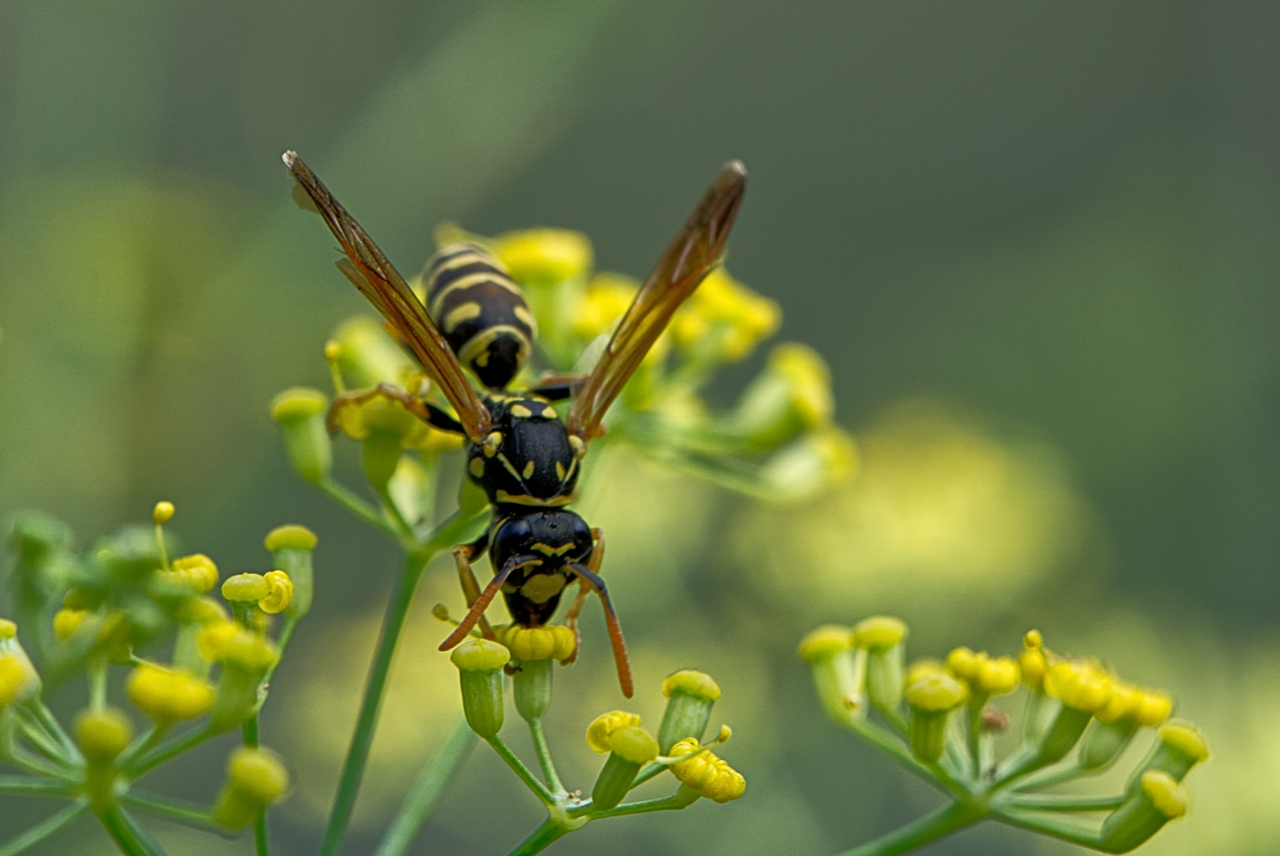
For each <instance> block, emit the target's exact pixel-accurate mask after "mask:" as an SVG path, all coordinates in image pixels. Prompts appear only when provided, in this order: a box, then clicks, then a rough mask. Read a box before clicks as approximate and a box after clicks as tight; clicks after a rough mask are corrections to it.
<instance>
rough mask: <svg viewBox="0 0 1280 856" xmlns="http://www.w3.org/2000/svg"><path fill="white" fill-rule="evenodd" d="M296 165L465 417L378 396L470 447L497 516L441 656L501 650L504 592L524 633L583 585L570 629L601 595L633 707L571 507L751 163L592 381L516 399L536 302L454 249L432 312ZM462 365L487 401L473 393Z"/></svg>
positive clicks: (701, 218) (685, 234)
mask: <svg viewBox="0 0 1280 856" xmlns="http://www.w3.org/2000/svg"><path fill="white" fill-rule="evenodd" d="M284 163H285V166H286V167H288V169H289V173H290V174H291V175H292V176H293V178H294V179H295V180H296V181H297V183H298V185H299V186H300V187H301V188H302V190H303V191H304V192H305V193H306V195H307V196H308V197H309V198H310V200H311V201H312V202H313V203H314V204H315V207H316V209H317V210H318V212H319V213H320V215H321V217H323V218H324V221H325V223H326V225H328V227H329V230H330V231H331V232H333V235H334V237H336V238H337V239H338V243H339V244H340V245H341V246H342V250H343V252H344V253H345V254H346V258H344V259H340V260H339V261H338V263H337V265H338V268H339V270H341V271H342V273H343V274H344V275H345V276H346V277H347V279H349V280H350V281H351V283H352V284H353V285H354V286H355V287H356V289H357V290H359V291H360V293H361V294H363V295H364V296H365V297H366V298H367V299H368V300H369V302H370V303H372V304H373V306H374V308H376V309H377V310H378V311H379V312H380V313H381V314H382V316H383V317H384V318H386V320H387V322H388V323H389V324H390V325H391V327H392V328H393V329H394V331H395V332H396V333H397V334H398V336H399V337H400V338H401V339H402V341H403V342H404V344H406V345H407V346H408V347H409V349H410V350H411V351H412V352H413V354H414V355H415V356H416V357H417V358H418V360H419V361H420V362H421V363H422V367H423V369H424V370H425V371H426V373H427V375H428V376H429V377H430V378H431V380H432V381H434V382H435V384H436V385H437V386H438V387H439V389H440V391H441V393H442V394H443V395H444V397H445V399H446V400H447V401H448V402H449V404H450V405H451V406H452V407H453V410H454V413H455V414H456V416H454V415H450V414H448V413H445V412H444V411H443V410H441V409H439V408H437V407H435V406H434V405H431V404H429V403H427V402H426V401H423V400H422V399H421V398H419V397H417V396H414V395H410V394H409V393H407V392H405V391H404V390H399V389H396V388H394V387H389V386H387V385H384V386H383V387H381V388H380V389H379V391H380V392H381V393H382V394H384V395H390V396H392V397H394V398H396V399H397V400H399V401H401V402H402V403H403V404H404V406H405V407H406V409H408V410H409V411H410V412H412V413H414V414H415V415H417V416H418V417H419V418H421V419H423V420H425V421H427V422H428V423H430V424H431V425H433V426H435V427H436V428H440V429H442V430H446V431H455V432H458V433H461V434H464V435H465V436H466V438H467V440H468V444H467V452H466V454H467V473H468V476H469V477H470V478H471V479H472V480H473V481H474V482H475V483H476V484H477V485H479V486H480V487H481V488H482V489H483V490H484V491H485V493H486V495H487V496H488V498H489V503H490V505H491V506H492V507H493V515H492V519H491V522H490V524H489V526H488V528H487V530H486V531H485V533H484V534H483V535H482V536H481V537H480V538H479V539H478V540H477V541H475V542H473V543H471V544H464V545H461V546H459V547H458V548H457V549H456V550H455V551H454V557H455V559H456V561H457V566H458V576H459V579H460V581H461V583H462V588H463V591H464V593H465V594H466V598H467V604H468V606H469V607H470V608H469V610H468V612H467V615H466V617H465V618H464V619H463V620H462V621H461V622H459V624H458V627H457V628H456V629H455V630H454V631H453V632H452V633H451V634H450V635H449V637H448V638H447V639H445V640H444V642H443V643H441V645H440V650H442V651H446V650H448V649H450V648H452V647H454V646H455V645H457V644H459V643H460V642H462V640H463V639H465V638H466V637H467V635H468V634H469V633H471V631H472V630H473V629H474V628H475V627H476V625H477V624H479V625H480V628H481V631H482V632H484V633H485V635H487V636H489V637H490V638H492V637H493V631H492V630H491V629H490V628H489V626H488V624H487V622H485V619H484V611H485V609H487V608H488V606H489V604H490V603H492V601H493V599H494V598H495V597H496V596H497V594H498V592H499V591H501V592H502V595H503V598H504V599H505V601H506V604H507V609H508V610H509V611H510V613H511V617H512V619H513V620H514V621H515V622H516V624H518V625H520V626H522V627H541V626H542V625H544V624H546V623H547V622H548V621H550V620H551V617H552V615H553V614H554V613H555V611H556V608H557V606H558V605H559V603H560V599H561V596H562V594H563V592H564V589H565V588H566V587H568V586H569V585H571V584H572V583H574V582H577V583H578V584H579V593H578V596H577V598H576V599H575V602H574V604H573V605H572V607H571V608H570V610H569V615H568V620H569V622H570V625H571V626H574V624H575V622H576V618H577V614H578V611H579V610H580V609H581V607H582V604H583V602H584V601H585V599H586V597H587V595H588V594H589V593H591V592H595V594H596V595H598V596H599V597H600V600H601V603H602V604H603V606H604V612H605V622H606V626H607V627H608V631H609V639H610V642H611V644H612V647H613V657H614V662H615V664H616V666H617V670H618V681H619V683H620V684H621V686H622V692H623V694H624V695H625V696H627V697H628V698H630V697H631V695H632V682H631V669H630V666H629V664H628V662H627V650H626V643H625V642H624V641H623V637H622V628H621V626H620V625H619V623H618V617H617V613H616V612H615V610H614V608H613V603H612V601H611V600H610V598H609V593H608V589H607V587H606V586H605V582H604V580H603V579H601V577H600V574H599V569H600V563H601V559H602V555H603V551H604V540H603V533H602V532H601V531H600V530H599V529H591V528H590V527H588V526H587V523H586V521H584V520H583V519H582V518H581V517H579V516H578V515H577V514H575V513H574V512H572V511H570V510H569V509H567V508H566V507H565V506H567V505H568V504H569V503H570V502H572V501H573V498H574V489H575V486H576V485H577V480H578V473H579V464H580V462H581V460H582V458H583V456H584V455H585V454H586V451H587V444H588V443H590V441H591V440H592V439H593V438H595V437H598V436H600V435H601V434H603V427H602V424H601V423H602V421H603V419H604V416H605V413H606V412H607V411H608V410H609V406H610V405H611V404H612V403H613V402H614V400H615V399H616V398H617V397H618V395H619V394H620V393H621V392H622V389H623V387H624V386H625V385H626V383H627V380H628V379H629V378H630V377H631V375H632V373H633V372H634V371H635V370H636V368H637V367H638V366H639V365H640V362H641V361H642V360H643V359H644V356H645V354H647V353H648V352H649V349H650V348H652V347H653V344H654V342H656V341H657V339H658V337H659V336H660V335H661V334H662V332H663V330H665V329H666V327H667V325H668V324H669V323H670V321H671V317H672V316H673V315H674V314H675V311H676V310H677V309H678V308H679V307H680V305H681V304H682V303H683V302H684V301H685V300H686V299H687V298H688V297H689V295H691V294H692V293H693V291H694V289H696V288H697V287H698V285H699V283H701V282H702V280H703V279H704V278H705V277H706V275H707V274H708V273H710V272H711V270H712V269H713V268H714V267H715V266H716V265H717V264H718V263H719V261H720V257H721V254H722V252H723V250H724V245H725V242H726V241H727V239H728V237H729V230H730V229H731V228H732V226H733V221H734V218H735V217H736V216H737V213H738V208H739V207H740V206H741V204H742V196H743V192H744V191H745V189H746V178H747V174H746V169H745V168H744V167H743V165H742V163H741V162H739V161H730V162H729V163H727V164H725V165H724V166H723V167H721V169H720V172H719V173H718V174H717V175H716V177H715V180H714V181H712V183H711V186H710V187H709V188H707V191H706V193H705V194H703V196H702V199H701V201H700V202H699V203H698V206H697V207H696V208H695V209H694V211H693V214H692V215H690V217H689V219H688V221H686V223H685V224H684V226H683V227H682V228H681V229H680V231H679V232H678V233H677V234H676V236H675V238H674V240H672V242H671V244H670V245H669V246H668V247H667V249H666V251H665V252H664V253H663V254H662V257H661V258H660V259H659V260H658V264H657V265H656V266H655V267H654V269H653V271H652V272H651V273H650V274H649V276H648V278H647V279H646V280H645V281H644V284H643V285H642V286H641V288H640V291H639V292H638V293H637V294H636V297H635V300H633V301H632V303H631V306H630V307H629V308H628V309H627V311H626V313H625V314H624V315H623V316H622V320H621V321H620V322H619V323H618V326H617V329H616V330H615V331H614V333H613V336H612V338H611V339H610V340H609V343H608V345H607V346H606V348H605V350H604V352H603V354H602V355H601V357H600V361H599V362H598V363H597V364H596V367H595V368H594V369H593V370H592V371H591V373H590V374H588V375H587V376H586V377H585V378H582V379H580V380H574V381H573V382H571V383H568V384H556V385H555V386H553V387H546V388H541V389H535V390H532V391H530V392H528V393H520V394H510V393H508V392H506V387H507V385H508V384H509V383H510V382H511V380H512V379H513V378H514V377H515V376H516V374H517V373H518V372H519V370H520V368H521V367H522V366H523V364H524V362H525V360H526V359H527V358H528V356H529V352H530V350H531V348H532V343H533V337H534V335H535V332H536V329H535V325H534V323H533V316H532V315H531V314H530V313H529V310H528V306H527V304H525V302H524V297H523V296H522V295H521V294H520V290H519V288H518V287H517V286H516V284H515V283H514V282H513V281H512V280H511V278H510V277H509V276H508V275H507V274H506V272H505V270H503V269H502V267H501V265H500V263H498V262H497V260H496V259H494V258H493V257H492V256H490V255H489V254H488V253H487V252H486V251H485V250H483V249H482V248H480V247H479V246H477V245H473V244H457V245H451V246H449V247H445V248H443V249H442V250H440V251H439V252H438V253H437V254H436V255H435V256H433V257H432V260H431V262H429V263H428V274H427V280H428V290H427V292H428V293H427V300H428V304H429V305H430V307H431V311H428V308H427V306H424V305H423V303H422V301H421V300H419V299H418V297H417V295H416V294H414V292H413V290H412V289H411V288H410V287H409V285H408V284H407V283H406V282H405V280H404V278H403V277H402V276H401V275H400V274H399V273H398V272H397V271H396V269H395V268H394V267H393V266H392V265H391V262H389V261H388V260H387V257H386V256H385V255H383V253H382V251H381V250H379V249H378V247H377V245H376V244H374V242H373V241H372V239H370V238H369V236H368V234H366V233H365V231H364V229H362V228H361V227H360V224H359V223H357V222H356V221H355V219H353V218H352V217H351V215H350V214H348V213H347V211H346V209H344V208H343V207H342V206H341V205H340V204H339V203H338V201H337V200H336V199H334V198H333V195H332V194H331V193H330V192H329V190H328V188H326V187H325V186H324V185H323V184H322V183H321V182H320V179H318V178H317V177H316V175H315V173H313V172H312V171H311V170H310V168H308V167H307V165H306V164H305V163H303V162H302V160H301V159H300V158H299V157H298V155H297V154H296V153H295V152H291V151H290V152H285V154H284ZM441 328H443V329H444V332H441ZM463 363H466V365H467V367H468V368H470V369H471V371H472V372H473V373H474V374H475V375H476V377H477V378H478V379H479V380H480V382H481V383H482V384H483V385H484V386H485V388H486V389H485V392H483V393H477V392H476V390H475V389H474V388H473V387H472V385H471V383H470V382H469V381H468V380H467V376H466V373H465V372H464V370H463ZM569 395H572V396H573V403H572V404H571V405H570V408H569V413H568V416H567V418H565V419H564V420H563V421H561V419H560V417H559V415H558V414H557V412H556V410H555V408H554V407H552V406H551V401H552V400H553V399H555V398H563V397H567V396H569ZM341 401H342V399H339V401H338V402H335V406H338V404H339V403H341ZM486 550H487V551H488V553H489V560H490V564H491V565H492V566H493V569H494V576H493V579H492V580H491V581H490V582H489V584H488V585H487V586H486V587H485V588H484V589H483V590H481V589H480V585H479V583H478V582H477V580H476V577H475V574H474V572H473V571H472V568H471V563H472V561H474V560H475V559H476V558H478V557H479V556H481V555H483V554H484V553H485V551H486Z"/></svg>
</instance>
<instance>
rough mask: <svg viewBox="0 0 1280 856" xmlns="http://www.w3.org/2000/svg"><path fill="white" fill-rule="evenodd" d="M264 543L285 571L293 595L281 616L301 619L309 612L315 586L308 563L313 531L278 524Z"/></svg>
mask: <svg viewBox="0 0 1280 856" xmlns="http://www.w3.org/2000/svg"><path fill="white" fill-rule="evenodd" d="M265 545H266V548H267V549H268V550H270V551H271V558H272V561H273V563H274V564H275V566H276V567H277V568H279V569H280V570H282V571H284V572H285V573H286V574H288V575H289V579H290V580H291V581H292V582H293V597H292V598H291V599H290V601H289V605H288V606H286V607H285V610H284V614H285V616H286V617H287V618H302V617H303V616H304V615H306V614H307V613H308V612H310V611H311V598H312V595H313V592H314V589H315V582H314V578H315V573H314V570H313V566H312V562H311V553H312V551H314V550H315V548H316V536H315V533H313V532H312V531H311V530H310V529H308V528H307V527H305V526H297V525H289V526H280V527H277V528H275V529H272V530H271V532H270V533H269V534H268V535H267V539H266V542H265Z"/></svg>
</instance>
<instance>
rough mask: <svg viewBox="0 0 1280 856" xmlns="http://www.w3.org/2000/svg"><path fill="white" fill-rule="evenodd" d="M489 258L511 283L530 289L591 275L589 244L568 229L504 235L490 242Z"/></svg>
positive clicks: (580, 234)
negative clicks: (506, 273) (503, 267)
mask: <svg viewBox="0 0 1280 856" xmlns="http://www.w3.org/2000/svg"><path fill="white" fill-rule="evenodd" d="M493 254H494V255H495V256H497V257H498V260H499V261H501V262H502V263H503V264H504V265H506V267H507V270H509V271H510V272H511V278H512V279H514V280H515V281H516V282H518V283H520V284H521V285H529V286H532V287H534V288H537V287H538V286H542V285H554V284H556V283H559V282H562V281H564V280H566V279H580V278H582V277H585V276H586V275H587V274H588V273H589V272H590V271H591V263H592V258H591V257H592V251H591V241H590V240H588V238H587V236H586V235H584V234H582V233H581V232H573V231H570V230H568V229H527V230H525V231H521V232H508V233H507V234H505V235H500V236H499V237H498V238H496V239H495V240H494V242H493Z"/></svg>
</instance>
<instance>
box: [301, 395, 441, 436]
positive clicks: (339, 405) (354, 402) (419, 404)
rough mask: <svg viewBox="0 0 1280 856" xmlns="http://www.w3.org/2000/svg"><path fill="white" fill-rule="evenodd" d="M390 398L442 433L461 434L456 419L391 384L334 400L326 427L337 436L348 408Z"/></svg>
mask: <svg viewBox="0 0 1280 856" xmlns="http://www.w3.org/2000/svg"><path fill="white" fill-rule="evenodd" d="M379 396H381V397H382V398H388V399H391V400H392V401H398V402H399V403H400V404H401V406H403V407H404V409H405V410H407V411H409V412H410V413H412V414H413V415H414V416H416V417H418V418H419V419H421V420H422V421H423V422H425V423H427V424H428V425H430V426H431V427H432V428H437V429H439V430H441V431H448V432H449V433H451V434H461V433H463V431H462V424H461V423H460V422H458V420H457V419H454V418H453V417H452V416H450V415H449V414H448V413H445V412H444V411H443V410H441V409H440V408H438V407H436V406H435V405H434V404H427V403H426V402H425V401H423V400H422V399H421V398H418V397H417V396H416V395H413V394H411V393H408V392H405V391H404V390H403V389H401V388H400V387H398V386H395V385H393V384H389V383H380V384H378V385H377V386H375V387H374V388H373V389H366V390H364V391H363V392H348V393H346V394H345V395H340V396H338V397H337V398H335V399H334V400H333V404H331V405H329V415H328V416H326V417H325V422H324V424H325V427H326V428H328V429H329V433H330V434H336V433H337V431H338V414H339V413H340V412H342V411H343V410H345V409H346V408H348V407H359V406H360V405H361V404H364V403H365V402H367V401H369V400H371V399H374V398H378V397H379Z"/></svg>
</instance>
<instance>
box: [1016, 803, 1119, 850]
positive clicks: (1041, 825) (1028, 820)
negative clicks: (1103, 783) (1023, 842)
mask: <svg viewBox="0 0 1280 856" xmlns="http://www.w3.org/2000/svg"><path fill="white" fill-rule="evenodd" d="M991 816H992V817H994V818H996V819H997V820H1000V821H1003V822H1004V823H1007V824H1009V825H1010V826H1016V827H1018V828H1019V829H1026V830H1028V831H1030V832H1038V833H1040V834H1041V835H1048V836H1049V837H1051V838H1058V839H1061V840H1063V841H1069V842H1071V843H1072V844H1079V845H1080V846H1081V847H1088V848H1090V849H1096V848H1097V845H1098V832H1097V826H1096V824H1095V825H1094V826H1093V827H1089V826H1085V825H1084V824H1082V823H1079V822H1073V820H1061V819H1059V818H1057V817H1054V816H1053V815H1050V814H1044V813H1042V812H1036V811H1026V810H1023V809H1018V808H1012V807H1009V806H993V807H992V809H991Z"/></svg>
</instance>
